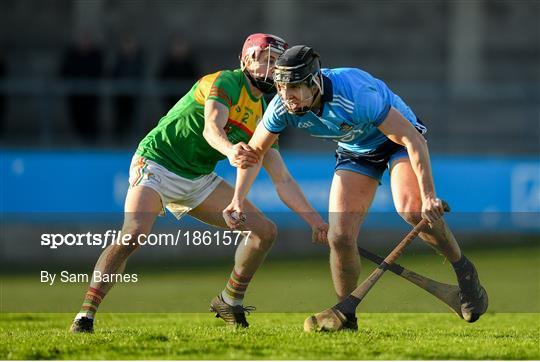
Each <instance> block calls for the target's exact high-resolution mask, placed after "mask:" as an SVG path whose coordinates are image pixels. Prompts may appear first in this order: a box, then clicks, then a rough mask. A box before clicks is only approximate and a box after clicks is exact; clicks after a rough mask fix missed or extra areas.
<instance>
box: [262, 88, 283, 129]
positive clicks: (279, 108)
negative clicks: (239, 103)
mask: <svg viewBox="0 0 540 362" xmlns="http://www.w3.org/2000/svg"><path fill="white" fill-rule="evenodd" d="M261 122H262V124H263V126H264V127H265V128H266V129H267V130H268V131H269V132H272V133H281V132H283V130H284V129H285V128H287V126H288V125H289V121H288V117H287V112H286V110H285V107H284V106H283V103H281V100H280V99H279V96H278V95H277V94H276V95H275V96H274V98H273V99H272V101H271V102H270V104H269V105H268V108H266V111H265V112H264V115H263V118H262V121H261Z"/></svg>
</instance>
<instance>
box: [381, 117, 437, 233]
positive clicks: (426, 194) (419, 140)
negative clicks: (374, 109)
mask: <svg viewBox="0 0 540 362" xmlns="http://www.w3.org/2000/svg"><path fill="white" fill-rule="evenodd" d="M379 130H380V131H381V132H382V133H384V134H385V135H386V136H387V137H388V138H389V139H391V140H392V141H393V142H395V143H398V144H400V145H403V146H405V147H406V148H407V152H408V154H409V158H410V160H411V165H412V168H413V170H414V173H415V174H416V178H417V180H418V185H419V187H420V194H421V197H422V213H423V215H424V217H425V218H427V219H428V221H429V222H431V223H432V222H434V221H436V220H437V219H439V218H440V217H442V215H443V213H444V209H443V205H442V202H441V200H439V199H438V198H437V196H436V194H435V186H434V184H433V176H432V174H431V164H430V160H429V151H428V147H427V142H426V139H425V138H424V137H423V136H422V135H421V134H420V133H418V131H417V130H416V128H414V126H413V125H412V124H411V123H410V122H409V121H407V120H406V119H405V117H403V116H402V115H401V113H399V112H398V111H397V110H396V109H394V108H390V112H389V113H388V116H387V117H386V119H385V120H384V121H383V123H381V125H380V126H379Z"/></svg>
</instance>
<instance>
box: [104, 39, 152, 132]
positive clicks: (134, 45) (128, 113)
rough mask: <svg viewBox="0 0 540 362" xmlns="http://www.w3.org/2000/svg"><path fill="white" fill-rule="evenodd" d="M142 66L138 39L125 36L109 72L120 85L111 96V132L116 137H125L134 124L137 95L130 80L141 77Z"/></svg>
mask: <svg viewBox="0 0 540 362" xmlns="http://www.w3.org/2000/svg"><path fill="white" fill-rule="evenodd" d="M144 67H145V62H144V54H143V51H142V49H141V47H140V44H139V41H138V40H137V39H136V38H135V37H133V36H125V37H124V38H123V39H122V41H121V43H120V49H119V51H118V54H117V56H116V60H115V62H114V66H113V68H112V72H111V77H112V78H113V79H114V80H117V81H120V83H118V84H119V85H120V86H121V87H122V91H121V92H120V93H118V94H116V95H115V96H114V97H113V117H114V126H113V133H114V136H115V137H116V138H117V139H118V138H125V136H126V135H127V134H128V133H131V131H132V127H130V126H132V125H133V124H135V117H136V110H137V100H138V95H137V94H136V93H134V92H136V89H137V88H134V87H133V85H134V84H130V82H137V81H140V80H141V79H142V77H143V75H144ZM122 82H124V83H122ZM124 87H125V88H124Z"/></svg>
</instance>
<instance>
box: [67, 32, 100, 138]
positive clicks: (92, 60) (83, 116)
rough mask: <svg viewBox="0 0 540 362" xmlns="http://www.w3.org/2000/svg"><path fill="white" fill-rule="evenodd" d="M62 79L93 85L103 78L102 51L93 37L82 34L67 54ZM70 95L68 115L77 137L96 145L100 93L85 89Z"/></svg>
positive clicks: (95, 90) (68, 49)
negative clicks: (89, 82) (93, 82)
mask: <svg viewBox="0 0 540 362" xmlns="http://www.w3.org/2000/svg"><path fill="white" fill-rule="evenodd" d="M60 75H61V76H62V77H63V78H64V79H66V80H79V81H92V80H94V81H95V80H97V79H99V78H100V77H101V76H102V75H103V51H102V50H101V49H100V48H99V47H98V45H97V44H96V43H95V42H94V40H93V39H92V37H91V35H90V34H88V33H85V34H83V36H81V37H80V38H79V39H78V40H77V42H76V43H75V44H73V45H70V46H69V47H68V48H67V50H66V51H65V53H64V56H63V59H62V66H61V70H60ZM83 90H84V92H72V93H71V94H69V95H68V98H67V101H68V111H69V116H70V118H71V122H72V124H73V126H74V128H75V131H76V132H77V134H78V135H79V136H80V137H81V138H82V139H84V140H85V141H95V140H96V138H97V136H98V132H99V113H100V112H99V106H100V104H99V96H98V94H97V89H91V88H88V89H83Z"/></svg>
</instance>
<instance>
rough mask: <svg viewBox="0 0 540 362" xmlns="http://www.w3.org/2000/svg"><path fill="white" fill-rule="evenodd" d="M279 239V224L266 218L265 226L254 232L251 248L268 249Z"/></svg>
mask: <svg viewBox="0 0 540 362" xmlns="http://www.w3.org/2000/svg"><path fill="white" fill-rule="evenodd" d="M276 239H277V226H276V224H274V223H273V222H272V221H270V220H265V223H264V226H263V227H262V228H261V229H260V230H259V231H258V232H257V233H254V237H253V238H252V240H250V242H251V248H252V249H255V250H259V251H264V252H266V251H268V250H270V248H272V245H274V242H275V241H276Z"/></svg>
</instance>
